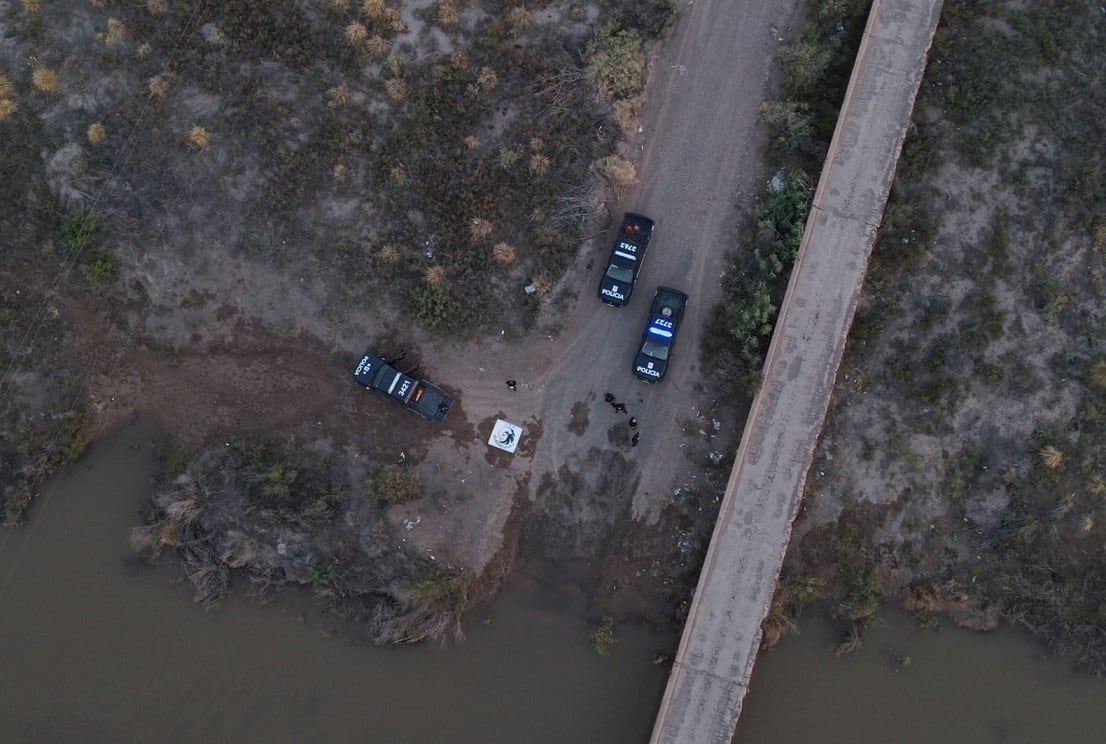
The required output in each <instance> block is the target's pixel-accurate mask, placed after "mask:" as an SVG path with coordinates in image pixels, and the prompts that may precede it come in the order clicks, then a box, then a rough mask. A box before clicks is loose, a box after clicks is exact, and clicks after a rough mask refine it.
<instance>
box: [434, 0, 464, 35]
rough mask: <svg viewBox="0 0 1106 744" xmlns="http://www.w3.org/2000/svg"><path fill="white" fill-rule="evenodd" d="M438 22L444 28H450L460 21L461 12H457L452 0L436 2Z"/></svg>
mask: <svg viewBox="0 0 1106 744" xmlns="http://www.w3.org/2000/svg"><path fill="white" fill-rule="evenodd" d="M438 23H440V24H442V25H443V26H445V27H446V28H452V27H454V26H457V25H459V24H460V23H461V14H460V13H458V12H457V6H456V5H454V4H453V0H441V2H439V3H438Z"/></svg>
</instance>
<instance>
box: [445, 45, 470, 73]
mask: <svg viewBox="0 0 1106 744" xmlns="http://www.w3.org/2000/svg"><path fill="white" fill-rule="evenodd" d="M449 66H450V67H452V68H453V69H454V70H457V71H458V72H464V71H465V70H467V69H468V68H469V56H468V55H467V54H465V52H464V50H463V49H458V50H457V51H456V52H454V53H453V54H451V55H449Z"/></svg>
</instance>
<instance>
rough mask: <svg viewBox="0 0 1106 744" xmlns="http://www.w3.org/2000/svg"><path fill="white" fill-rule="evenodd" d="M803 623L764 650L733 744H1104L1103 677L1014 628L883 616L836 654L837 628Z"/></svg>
mask: <svg viewBox="0 0 1106 744" xmlns="http://www.w3.org/2000/svg"><path fill="white" fill-rule="evenodd" d="M801 631H802V632H801V634H800V635H798V636H790V637H788V638H786V639H785V640H784V641H783V642H782V643H781V644H780V645H779V646H778V647H777V648H775V649H773V650H771V651H769V652H767V653H763V654H761V656H760V657H759V658H758V660H757V665H756V668H755V669H754V671H753V677H752V681H751V684H750V687H749V694H748V696H747V697H746V698H745V706H744V708H743V709H742V714H741V718H740V720H739V722H738V726H737V734H736V736H735V737H734V742H740V744H800V743H801V744H809V743H810V742H818V744H837V743H841V744H845V743H846V742H847V743H848V744H868V743H869V742H870V743H871V744H884V743H888V742H894V743H895V744H934V743H935V742H954V743H956V744H961V743H963V744H991V743H992V742H993V743H994V744H999V743H1000V742H1001V743H1003V744H1014V743H1019V744H1020V743H1022V742H1024V743H1025V744H1045V743H1046V742H1048V743H1051V742H1063V743H1064V744H1102V743H1103V742H1106V682H1102V681H1097V680H1094V679H1091V678H1090V677H1087V676H1084V675H1081V674H1077V673H1075V672H1074V671H1073V670H1072V669H1071V667H1070V665H1068V664H1066V663H1065V662H1063V661H1062V660H1059V659H1057V658H1055V657H1051V656H1047V655H1046V654H1045V651H1044V649H1043V648H1042V647H1041V646H1040V645H1039V644H1037V643H1036V642H1035V641H1034V640H1033V639H1032V638H1030V637H1028V636H1027V635H1025V634H1023V633H1019V632H1017V631H1015V630H1012V629H1002V630H999V631H998V632H995V633H974V632H971V631H967V630H963V629H959V628H956V627H952V626H948V625H942V626H941V627H940V628H939V629H923V628H920V627H919V625H918V623H917V622H916V621H915V620H914V619H913V618H912V617H910V616H908V615H905V614H902V613H898V612H885V613H884V614H883V616H882V620H881V622H880V623H879V626H878V627H875V628H873V629H871V630H870V631H869V632H868V633H867V634H866V636H865V640H864V646H863V648H862V649H861V650H860V651H859V652H858V653H857V654H855V655H852V656H848V657H842V658H834V657H833V655H832V653H831V648H832V646H833V645H834V644H835V643H836V642H838V641H840V639H841V635H840V629H835V628H834V627H832V626H831V625H830V623H829V622H827V621H826V620H825V619H824V618H812V619H810V620H808V621H806V622H803V623H802V624H801ZM903 657H909V664H907V665H905V666H903V661H904V659H903Z"/></svg>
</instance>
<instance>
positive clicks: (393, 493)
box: [366, 465, 422, 506]
mask: <svg viewBox="0 0 1106 744" xmlns="http://www.w3.org/2000/svg"><path fill="white" fill-rule="evenodd" d="M366 486H367V491H368V492H369V495H370V496H371V497H375V498H377V499H379V500H380V501H382V502H384V504H386V505H388V506H391V505H393V504H406V503H408V502H410V501H414V500H415V499H418V498H421V497H422V478H421V477H420V476H419V473H418V471H416V470H412V469H410V468H404V467H400V466H399V465H386V466H384V467H383V468H381V469H380V472H378V473H377V474H376V477H374V478H372V479H371V480H370V481H369V482H368V483H367V484H366Z"/></svg>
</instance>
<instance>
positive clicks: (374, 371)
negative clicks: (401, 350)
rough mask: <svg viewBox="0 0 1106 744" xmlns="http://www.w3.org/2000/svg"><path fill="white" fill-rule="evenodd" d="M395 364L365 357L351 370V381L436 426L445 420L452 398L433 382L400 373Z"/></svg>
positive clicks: (370, 356) (368, 356)
mask: <svg viewBox="0 0 1106 744" xmlns="http://www.w3.org/2000/svg"><path fill="white" fill-rule="evenodd" d="M396 361H398V360H386V359H384V358H383V357H379V356H376V355H375V354H366V355H365V356H363V357H361V361H360V362H359V363H358V365H357V369H355V370H354V371H353V378H354V379H355V380H357V382H359V383H361V384H362V385H364V386H365V387H367V388H368V389H369V390H376V391H377V392H380V393H384V394H385V395H387V396H388V397H390V398H392V399H393V400H397V401H399V402H400V403H402V404H403V405H404V406H406V407H407V408H408V409H409V410H412V411H414V412H415V413H417V414H418V415H420V416H422V417H423V418H428V419H430V420H431V421H437V422H438V423H439V424H440V423H442V422H443V421H445V417H446V416H447V415H448V414H449V409H451V408H453V398H450V397H449V396H448V395H446V394H445V391H443V390H442V389H441V388H439V387H438V386H437V385H434V384H433V383H429V382H427V381H426V380H419V379H416V378H414V377H411V376H410V375H408V374H406V373H403V372H400V371H399V370H398V369H396V368H395V367H393V366H392V365H393V364H394V363H395V362H396Z"/></svg>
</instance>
